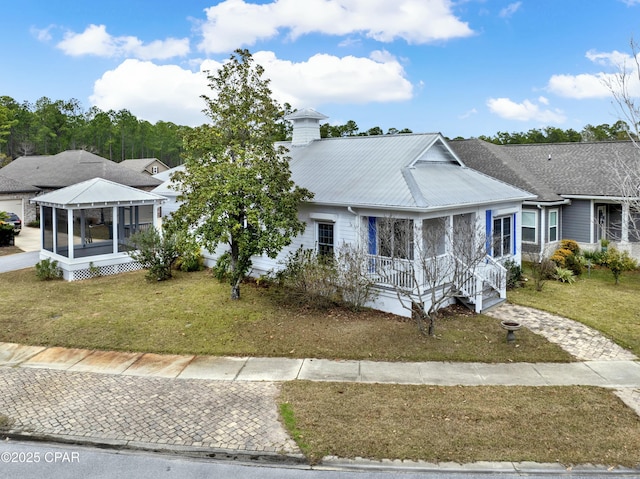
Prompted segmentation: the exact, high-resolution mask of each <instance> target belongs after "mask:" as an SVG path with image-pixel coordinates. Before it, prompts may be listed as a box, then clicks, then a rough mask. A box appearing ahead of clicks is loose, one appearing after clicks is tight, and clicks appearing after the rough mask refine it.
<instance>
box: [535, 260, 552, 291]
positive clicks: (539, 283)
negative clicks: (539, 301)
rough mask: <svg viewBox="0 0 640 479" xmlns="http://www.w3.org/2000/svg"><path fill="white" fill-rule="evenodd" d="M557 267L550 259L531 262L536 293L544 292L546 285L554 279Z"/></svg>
mask: <svg viewBox="0 0 640 479" xmlns="http://www.w3.org/2000/svg"><path fill="white" fill-rule="evenodd" d="M556 267H557V266H556V264H555V263H554V262H553V261H551V260H550V259H549V258H544V259H543V260H542V261H532V262H531V276H532V277H533V281H534V284H535V287H536V291H542V288H543V286H544V284H545V283H546V282H547V281H548V280H550V279H552V278H553V275H554V274H555V272H556Z"/></svg>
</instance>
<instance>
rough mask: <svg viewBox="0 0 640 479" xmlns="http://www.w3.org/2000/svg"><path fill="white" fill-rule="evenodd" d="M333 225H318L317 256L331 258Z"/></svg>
mask: <svg viewBox="0 0 640 479" xmlns="http://www.w3.org/2000/svg"><path fill="white" fill-rule="evenodd" d="M333 245H334V240H333V223H318V254H319V255H321V256H333Z"/></svg>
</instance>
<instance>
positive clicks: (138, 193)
mask: <svg viewBox="0 0 640 479" xmlns="http://www.w3.org/2000/svg"><path fill="white" fill-rule="evenodd" d="M165 200H166V198H164V197H163V196H160V195H157V194H155V193H149V192H146V191H142V190H139V189H137V188H133V187H130V186H125V185H120V184H118V183H114V182H113V181H109V180H105V179H104V178H93V179H91V180H87V181H83V182H81V183H77V184H75V185H71V186H67V187H66V188H61V189H59V190H55V191H52V192H50V193H46V194H44V195H41V196H37V197H36V198H34V199H32V200H31V202H32V203H40V204H44V205H47V206H55V207H57V208H64V207H78V208H82V207H87V206H100V205H110V206H119V205H134V204H137V205H140V204H153V203H162V202H163V201H165Z"/></svg>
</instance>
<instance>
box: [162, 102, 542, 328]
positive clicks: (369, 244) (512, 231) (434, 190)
mask: <svg viewBox="0 0 640 479" xmlns="http://www.w3.org/2000/svg"><path fill="white" fill-rule="evenodd" d="M325 118H326V117H325V116H324V115H322V114H320V113H318V112H316V111H314V110H311V109H305V110H301V111H297V112H295V113H293V114H291V115H289V116H288V117H287V119H288V120H290V121H292V122H293V137H292V141H290V142H284V143H282V144H283V145H284V146H286V147H287V148H288V150H289V153H288V154H289V156H290V169H291V173H292V179H293V181H295V183H296V184H298V185H299V186H301V187H304V188H307V189H309V190H310V191H312V192H313V193H314V195H315V196H314V198H313V199H312V200H311V201H310V202H308V203H305V204H303V205H301V207H300V210H299V218H300V219H301V220H303V221H304V222H305V223H306V225H307V227H306V230H305V232H304V233H303V234H301V235H299V236H298V237H296V238H295V239H294V241H293V243H292V244H291V245H290V246H289V247H287V248H285V250H283V251H282V252H281V253H280V255H279V256H278V258H276V259H270V258H267V257H258V258H254V260H253V274H254V275H261V274H264V273H267V272H269V271H271V270H275V269H278V268H280V267H282V263H281V261H282V260H283V259H284V258H285V257H286V256H287V255H288V254H289V253H291V252H293V251H295V250H297V249H298V248H299V247H304V248H313V249H315V250H316V251H318V252H320V253H327V252H333V251H334V249H335V250H337V249H338V248H339V247H340V246H341V245H343V244H349V245H352V246H354V247H357V248H361V249H362V250H365V252H366V254H367V255H368V258H369V265H370V266H369V268H370V269H369V273H370V274H371V275H372V277H373V278H374V279H376V280H377V281H378V282H379V285H380V288H379V292H380V294H379V296H378V298H377V299H376V300H375V302H374V303H372V304H371V305H370V306H373V307H375V308H377V309H380V310H383V311H388V312H392V313H396V314H400V315H404V316H408V315H410V312H409V311H408V310H406V309H404V308H403V307H402V305H401V304H400V302H399V301H398V298H397V295H396V292H395V289H394V288H395V287H396V286H398V285H399V284H400V283H405V285H406V283H407V282H408V281H414V280H411V279H410V278H409V277H408V276H407V275H404V274H402V271H401V270H402V269H403V268H404V270H405V271H408V270H411V268H414V269H413V270H412V271H417V270H418V269H419V268H421V266H420V265H421V263H420V261H419V258H418V255H419V251H420V249H421V247H422V246H424V241H426V240H425V238H426V235H425V232H427V231H431V232H435V234H436V236H435V239H434V240H433V241H435V242H437V249H438V260H439V261H443V262H455V261H460V260H461V258H456V257H454V254H453V252H454V251H455V248H456V243H461V244H462V243H463V242H465V241H466V242H468V243H470V244H472V245H476V244H478V243H479V244H481V245H483V246H484V245H486V248H485V249H483V251H484V252H483V262H482V263H483V267H482V268H478V269H477V270H475V271H473V277H470V278H467V279H466V280H465V284H456V287H457V288H459V290H460V291H463V292H464V295H466V298H465V299H467V301H468V302H469V303H471V304H473V305H474V308H475V310H476V311H483V310H485V309H486V308H487V306H488V304H489V303H488V298H489V296H491V295H493V296H494V297H496V296H497V298H498V299H497V301H498V302H499V301H501V300H504V298H505V297H506V270H505V268H504V267H503V266H502V265H501V263H502V262H504V261H506V260H512V261H515V262H516V263H519V262H520V258H521V238H520V235H519V233H518V232H519V229H518V227H517V226H518V225H519V224H520V222H521V219H522V218H521V212H522V202H523V201H526V200H532V199H534V198H535V196H534V195H532V194H530V193H528V192H526V191H524V190H523V189H520V188H517V187H514V186H511V185H509V184H507V183H504V182H502V181H499V180H496V179H494V178H491V177H490V176H488V175H486V174H483V173H479V172H477V171H475V170H472V169H471V168H468V167H467V166H466V165H465V164H464V162H463V161H462V160H461V159H460V157H459V156H458V155H457V154H456V153H455V152H454V151H453V150H452V149H451V148H450V146H449V144H448V142H447V141H446V140H445V138H444V137H443V136H442V135H441V134H439V133H434V134H408V135H381V136H367V137H346V138H330V139H320V123H319V122H320V120H322V119H325ZM156 191H157V190H156ZM389 222H392V223H393V227H392V228H391V229H390V230H389V231H390V232H391V233H390V237H382V236H381V231H382V228H381V227H380V226H381V225H382V224H389ZM460 224H469V225H473V226H474V228H473V229H472V230H471V231H472V232H473V233H472V238H462V237H456V236H455V234H453V235H451V234H449V233H451V231H455V229H456V226H458V225H460ZM407 227H408V228H409V230H410V232H411V233H410V234H409V235H408V237H407V236H403V237H401V236H400V235H399V234H398V233H400V230H401V229H402V230H404V229H406V228H407ZM469 240H471V241H469ZM400 247H403V248H400ZM219 253H220V251H216V252H206V253H205V258H206V259H207V263H208V264H209V265H212V264H214V263H215V260H216V259H217V255H218V254H219ZM391 263H393V267H394V268H396V269H397V270H398V274H396V275H395V276H394V275H382V274H380V270H381V268H383V267H384V265H390V264H391ZM415 281H416V282H417V281H418V280H415ZM445 281H446V280H445ZM411 284H412V285H413V284H415V282H412V283H411ZM415 286H416V287H419V288H423V289H424V287H425V284H415Z"/></svg>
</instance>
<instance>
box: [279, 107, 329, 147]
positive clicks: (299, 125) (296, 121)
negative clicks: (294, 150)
mask: <svg viewBox="0 0 640 479" xmlns="http://www.w3.org/2000/svg"><path fill="white" fill-rule="evenodd" d="M327 118H329V117H328V116H324V115H323V114H322V113H318V112H317V111H315V110H313V109H311V108H305V109H304V110H298V111H296V112H294V113H291V114H290V115H287V116H285V117H284V119H285V120H289V121H291V122H293V137H292V138H291V146H306V145H308V144H309V143H311V142H312V141H314V140H319V139H320V120H325V119H327Z"/></svg>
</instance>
